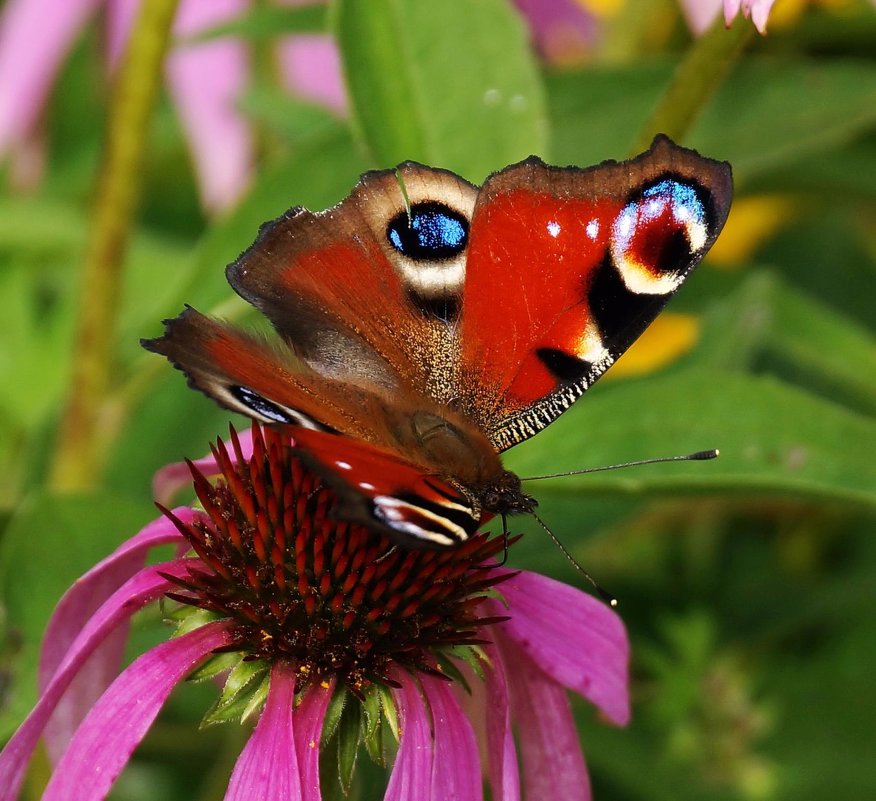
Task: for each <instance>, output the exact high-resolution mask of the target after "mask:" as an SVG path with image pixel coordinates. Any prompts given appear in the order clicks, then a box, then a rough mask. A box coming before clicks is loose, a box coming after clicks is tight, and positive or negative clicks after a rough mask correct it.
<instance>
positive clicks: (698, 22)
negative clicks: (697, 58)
mask: <svg viewBox="0 0 876 801" xmlns="http://www.w3.org/2000/svg"><path fill="white" fill-rule="evenodd" d="M680 4H681V11H682V13H683V14H684V18H685V19H686V20H687V24H688V27H689V28H690V29H691V31H693V32H694V33H695V34H696V35H697V36H699V35H701V34H702V33H705V31H706V29H707V28H708V27H709V25H711V24H712V23H713V22H714V21H715V17H717V16H718V12H719V11H720V10H721V0H680Z"/></svg>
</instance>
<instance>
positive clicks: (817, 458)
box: [509, 369, 876, 510]
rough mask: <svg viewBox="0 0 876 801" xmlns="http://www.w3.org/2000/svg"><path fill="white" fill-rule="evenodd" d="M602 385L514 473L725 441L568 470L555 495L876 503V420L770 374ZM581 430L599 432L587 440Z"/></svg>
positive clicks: (519, 455)
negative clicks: (711, 452) (701, 457)
mask: <svg viewBox="0 0 876 801" xmlns="http://www.w3.org/2000/svg"><path fill="white" fill-rule="evenodd" d="M599 389H600V390H601V391H600V392H598V393H596V392H594V393H593V394H592V395H589V396H588V397H587V399H586V400H585V401H584V402H583V403H581V404H579V405H578V406H576V407H575V408H574V409H572V410H570V411H569V412H568V413H567V414H565V415H564V416H563V419H562V420H561V421H558V422H557V423H556V424H554V425H553V426H551V427H550V428H548V429H547V430H546V431H544V432H542V433H541V434H539V436H538V437H537V438H536V440H537V442H536V443H535V444H534V445H531V446H521V447H520V448H517V449H515V450H514V451H513V456H512V458H511V459H509V465H510V466H511V467H512V469H514V470H515V471H516V472H517V473H519V474H520V475H523V476H526V475H534V474H538V473H542V472H548V471H550V472H558V471H561V470H574V469H576V468H583V467H589V466H598V465H600V464H613V463H617V462H622V461H628V460H631V459H636V458H643V457H650V456H665V455H671V454H677V453H687V452H693V451H697V450H702V449H705V448H710V447H718V448H720V450H721V457H720V458H719V459H715V460H712V461H710V462H696V463H683V464H677V465H676V464H673V465H665V464H664V465H653V466H649V467H636V468H631V469H628V470H619V471H613V472H609V473H600V474H594V475H580V476H571V477H565V478H560V479H556V481H555V483H554V484H553V485H552V490H553V491H556V492H564V493H581V494H582V495H584V494H586V495H600V496H606V495H609V494H612V493H614V494H617V495H644V494H649V495H665V494H676V495H677V494H682V493H690V494H694V493H696V494H705V493H708V494H719V495H736V496H739V495H744V496H748V497H750V496H752V495H760V496H774V497H791V498H796V499H798V500H801V501H804V500H808V501H812V500H822V501H823V500H832V501H835V502H837V503H843V504H849V505H855V506H859V507H862V508H864V509H869V510H876V464H874V461H873V458H872V454H873V453H874V452H876V421H874V420H873V419H870V418H867V417H863V416H861V415H858V414H855V413H853V412H850V411H848V410H846V409H844V408H842V407H841V406H837V405H836V404H833V403H831V402H829V401H826V400H823V399H821V398H818V397H815V396H813V395H810V394H808V393H806V392H804V391H803V390H801V389H798V388H796V387H793V386H790V385H788V384H785V383H783V382H781V381H778V380H775V379H773V378H770V377H766V376H749V375H739V374H735V373H722V372H718V371H712V370H700V369H690V370H687V371H683V372H682V371H679V372H676V373H673V374H671V375H667V376H664V377H660V378H655V377H648V378H643V379H640V380H629V381H624V382H622V383H616V384H614V385H607V386H602V387H600V388H599ZM579 418H581V421H580V423H579V422H578V419H579ZM577 429H580V430H581V431H583V432H587V433H586V440H585V435H584V434H581V435H576V434H575V431H576V430H577ZM585 441H586V443H587V455H586V462H583V458H584V457H583V456H582V444H583V443H584V442H585Z"/></svg>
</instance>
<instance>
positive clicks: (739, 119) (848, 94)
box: [546, 57, 876, 185]
mask: <svg viewBox="0 0 876 801" xmlns="http://www.w3.org/2000/svg"><path fill="white" fill-rule="evenodd" d="M672 68H673V62H671V61H668V60H666V59H655V60H653V61H650V62H643V61H639V62H637V63H634V64H631V65H628V66H623V67H602V68H598V67H597V68H589V69H588V70H587V71H583V72H575V73H560V74H555V75H550V76H548V79H547V83H546V85H547V89H548V98H549V107H550V117H551V122H552V125H553V137H552V142H553V151H554V157H555V158H556V160H557V161H558V162H559V163H575V164H580V165H586V164H595V163H598V162H600V161H602V160H604V159H607V158H613V159H618V158H622V157H624V156H625V155H626V154H627V151H628V149H629V148H630V147H631V146H632V143H633V141H634V139H635V137H636V135H637V134H638V131H639V130H640V129H641V127H642V125H643V124H644V122H645V120H646V119H647V117H648V114H649V113H650V111H651V108H652V106H653V103H654V98H655V96H656V95H657V94H658V93H659V92H661V91H662V89H663V88H664V87H665V85H666V84H667V83H668V81H669V79H670V77H671V74H672ZM801 87H805V91H801ZM874 124H876V66H874V65H873V63H872V62H866V61H841V60H820V61H814V60H812V61H809V60H804V59H802V58H797V59H787V60H783V61H777V60H775V59H767V58H754V57H753V58H749V59H747V60H745V61H743V62H742V63H740V64H739V65H738V66H737V67H736V69H735V70H734V71H733V73H732V74H731V75H730V76H729V77H728V79H727V81H726V82H725V83H724V85H723V86H722V87H721V88H720V89H719V90H718V92H717V93H716V94H715V97H714V98H713V100H712V102H710V103H709V104H708V106H707V107H706V108H705V109H704V110H703V113H702V116H701V117H700V119H699V120H698V121H697V122H696V123H695V125H694V127H693V129H692V131H691V136H690V140H689V142H685V144H689V145H690V146H692V147H695V148H696V149H697V150H699V151H700V152H701V153H703V154H704V155H708V156H713V157H715V158H721V159H726V160H728V161H729V162H730V163H731V164H732V165H733V174H734V179H735V180H736V183H737V184H738V185H742V184H745V183H746V182H748V181H753V180H754V179H755V178H756V177H757V176H759V175H761V174H763V173H765V172H767V171H772V170H775V169H777V168H780V167H782V166H783V165H786V164H790V163H797V164H799V163H800V162H801V160H802V159H804V158H809V159H812V158H814V157H815V156H816V155H817V154H821V153H826V152H830V151H831V149H833V148H836V147H837V146H838V145H841V144H843V143H846V142H850V141H853V140H854V139H855V138H856V137H859V136H862V135H863V134H865V133H866V132H867V131H870V130H872V128H873V126H874Z"/></svg>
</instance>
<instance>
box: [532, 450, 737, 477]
mask: <svg viewBox="0 0 876 801" xmlns="http://www.w3.org/2000/svg"><path fill="white" fill-rule="evenodd" d="M719 454H720V451H719V450H718V449H717V448H713V449H712V450H710V451H697V452H696V453H688V454H687V455H685V456H658V457H657V458H656V459H639V460H638V461H635V462H621V463H620V464H609V465H604V466H603V467H585V468H584V469H583V470H569V471H568V472H567V473H550V474H549V475H545V476H527V477H526V478H521V479H520V480H521V481H541V480H542V479H545V478H562V477H563V476H580V475H583V474H584V473H603V472H605V471H606V470H620V469H621V468H622V467H638V466H639V465H643V464H660V463H661V462H702V461H706V460H707V459H715V458H717V457H718V455H719Z"/></svg>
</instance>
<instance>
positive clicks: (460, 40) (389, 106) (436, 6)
mask: <svg viewBox="0 0 876 801" xmlns="http://www.w3.org/2000/svg"><path fill="white" fill-rule="evenodd" d="M332 16H333V20H332V21H333V28H334V31H335V34H336V37H337V40H338V43H339V44H340V47H341V57H342V61H343V65H344V73H345V76H346V82H347V88H348V90H349V92H350V98H351V101H352V108H353V113H354V118H355V121H356V123H357V126H358V130H359V133H360V135H361V136H362V138H363V140H364V143H365V145H366V147H367V149H368V151H369V153H370V155H371V158H372V160H373V161H374V162H375V163H376V164H378V165H379V166H382V167H386V166H391V165H393V164H396V163H398V162H400V161H404V160H408V159H412V160H415V161H421V162H425V163H427V164H433V165H435V166H441V167H446V168H447V169H451V170H454V171H455V172H458V173H460V174H461V175H464V176H465V177H466V178H468V179H469V180H472V181H480V180H482V179H483V178H484V176H485V175H486V174H487V173H489V172H490V171H492V170H496V169H499V168H501V167H504V166H505V165H506V164H509V163H511V162H514V161H518V160H520V159H522V158H525V157H526V156H528V155H530V154H531V153H540V154H543V153H544V152H545V149H546V145H547V139H546V117H545V109H544V99H543V95H542V87H541V84H540V80H539V76H538V71H537V69H536V66H535V62H534V60H533V55H532V51H531V48H530V46H529V41H528V37H527V32H526V29H525V26H524V25H523V23H522V21H521V19H520V18H519V16H518V15H517V14H516V13H515V11H514V10H513V8H512V6H511V4H510V3H507V2H505V0H444V2H441V3H409V2H404V0H372V1H371V2H368V3H363V2H360V1H359V0H338V1H337V2H336V3H335V5H334V7H333V15H332ZM448 20H453V25H447V21H448Z"/></svg>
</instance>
